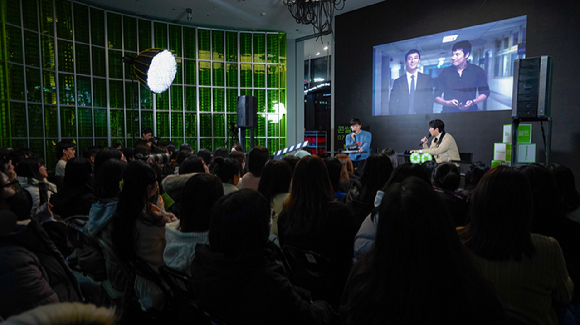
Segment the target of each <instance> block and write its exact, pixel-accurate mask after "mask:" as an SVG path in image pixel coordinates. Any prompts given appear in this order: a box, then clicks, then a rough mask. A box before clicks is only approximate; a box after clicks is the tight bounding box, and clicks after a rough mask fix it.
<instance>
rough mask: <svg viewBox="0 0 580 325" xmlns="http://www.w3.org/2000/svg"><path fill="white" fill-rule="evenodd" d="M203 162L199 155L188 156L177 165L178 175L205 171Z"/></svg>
mask: <svg viewBox="0 0 580 325" xmlns="http://www.w3.org/2000/svg"><path fill="white" fill-rule="evenodd" d="M204 164H205V162H204V161H203V159H202V158H201V157H197V156H192V157H189V158H187V159H185V160H184V161H183V162H182V163H181V164H180V165H179V175H185V174H191V173H205V168H204Z"/></svg>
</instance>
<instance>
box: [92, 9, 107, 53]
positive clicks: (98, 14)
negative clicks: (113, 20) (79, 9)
mask: <svg viewBox="0 0 580 325" xmlns="http://www.w3.org/2000/svg"><path fill="white" fill-rule="evenodd" d="M91 42H92V44H93V45H98V46H103V47H104V46H105V14H104V12H103V11H102V10H99V9H95V8H91Z"/></svg>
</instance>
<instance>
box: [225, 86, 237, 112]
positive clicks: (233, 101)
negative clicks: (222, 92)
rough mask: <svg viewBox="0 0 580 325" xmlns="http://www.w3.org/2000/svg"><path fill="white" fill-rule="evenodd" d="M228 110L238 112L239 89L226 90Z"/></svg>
mask: <svg viewBox="0 0 580 325" xmlns="http://www.w3.org/2000/svg"><path fill="white" fill-rule="evenodd" d="M226 110H227V111H228V112H233V113H235V112H237V111H238V90H237V89H226Z"/></svg>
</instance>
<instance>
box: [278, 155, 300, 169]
mask: <svg viewBox="0 0 580 325" xmlns="http://www.w3.org/2000/svg"><path fill="white" fill-rule="evenodd" d="M282 160H284V161H285V162H287V163H288V164H289V165H290V167H292V173H294V168H296V164H297V163H298V162H299V161H300V158H298V157H296V156H292V155H288V156H286V157H284V158H282Z"/></svg>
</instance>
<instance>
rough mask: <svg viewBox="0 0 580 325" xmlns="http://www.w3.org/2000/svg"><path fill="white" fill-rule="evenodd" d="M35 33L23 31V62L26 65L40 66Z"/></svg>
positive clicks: (38, 46) (37, 41) (37, 39)
mask: <svg viewBox="0 0 580 325" xmlns="http://www.w3.org/2000/svg"><path fill="white" fill-rule="evenodd" d="M39 43H40V42H39V38H38V34H37V33H33V32H29V31H24V60H25V62H26V64H27V65H32V66H35V67H39V66H40V44H39Z"/></svg>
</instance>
